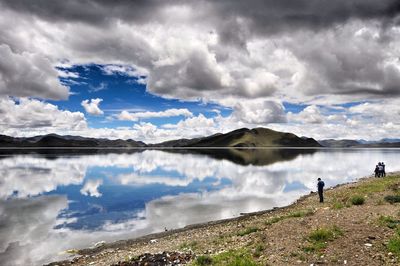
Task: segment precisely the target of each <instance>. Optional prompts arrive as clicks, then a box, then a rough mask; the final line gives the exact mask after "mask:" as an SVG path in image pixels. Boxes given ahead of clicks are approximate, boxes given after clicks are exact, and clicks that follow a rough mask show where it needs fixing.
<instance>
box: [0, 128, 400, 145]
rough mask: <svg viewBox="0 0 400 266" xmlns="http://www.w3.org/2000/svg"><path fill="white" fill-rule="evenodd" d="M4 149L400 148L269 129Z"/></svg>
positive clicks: (53, 138)
mask: <svg viewBox="0 0 400 266" xmlns="http://www.w3.org/2000/svg"><path fill="white" fill-rule="evenodd" d="M0 147H2V148H7V147H9V148H11V147H32V148H39V147H40V148H50V147H68V148H69V147H76V148H79V147H87V148H167V147H175V148H191V147H193V148H204V147H233V148H244V147H249V148H251V147H335V148H348V147H400V140H398V139H384V140H382V141H375V142H373V141H363V140H346V139H343V140H334V139H328V140H321V141H316V140H315V139H313V138H306V137H298V136H296V135H294V134H292V133H286V132H279V131H275V130H272V129H268V128H254V129H248V128H241V129H237V130H234V131H231V132H228V133H225V134H222V133H217V134H214V135H211V136H207V137H200V138H193V139H176V140H170V141H165V142H161V143H156V144H146V143H144V142H142V141H135V140H132V139H128V140H123V139H116V140H110V139H104V138H86V137H81V136H69V135H66V136H61V135H57V134H48V135H41V136H35V137H10V136H6V135H0Z"/></svg>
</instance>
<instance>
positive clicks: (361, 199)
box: [351, 195, 365, 205]
mask: <svg viewBox="0 0 400 266" xmlns="http://www.w3.org/2000/svg"><path fill="white" fill-rule="evenodd" d="M364 202H365V199H364V197H363V196H359V195H356V196H353V197H352V198H351V204H353V205H363V204H364Z"/></svg>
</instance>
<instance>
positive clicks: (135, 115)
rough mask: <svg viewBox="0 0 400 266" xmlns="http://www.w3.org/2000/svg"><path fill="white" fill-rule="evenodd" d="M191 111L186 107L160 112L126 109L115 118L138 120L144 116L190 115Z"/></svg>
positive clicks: (144, 117)
mask: <svg viewBox="0 0 400 266" xmlns="http://www.w3.org/2000/svg"><path fill="white" fill-rule="evenodd" d="M192 115H193V114H192V112H190V111H189V110H188V109H186V108H183V109H176V108H172V109H167V110H165V111H160V112H149V111H147V112H135V113H129V112H128V111H125V110H124V111H122V112H121V113H120V114H119V115H118V116H117V118H118V119H119V120H128V121H138V120H139V119H146V118H157V117H174V116H192Z"/></svg>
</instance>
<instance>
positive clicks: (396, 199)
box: [384, 195, 400, 204]
mask: <svg viewBox="0 0 400 266" xmlns="http://www.w3.org/2000/svg"><path fill="white" fill-rule="evenodd" d="M384 199H385V201H387V202H389V203H391V204H393V203H398V202H400V195H388V196H386V197H385V198H384Z"/></svg>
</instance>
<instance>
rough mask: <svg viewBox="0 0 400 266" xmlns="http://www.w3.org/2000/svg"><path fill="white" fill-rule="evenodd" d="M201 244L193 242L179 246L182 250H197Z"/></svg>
mask: <svg viewBox="0 0 400 266" xmlns="http://www.w3.org/2000/svg"><path fill="white" fill-rule="evenodd" d="M198 245H199V243H198V242H197V241H192V242H184V243H182V244H181V245H180V246H179V249H180V250H185V251H186V250H195V249H196V248H197V247H198Z"/></svg>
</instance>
